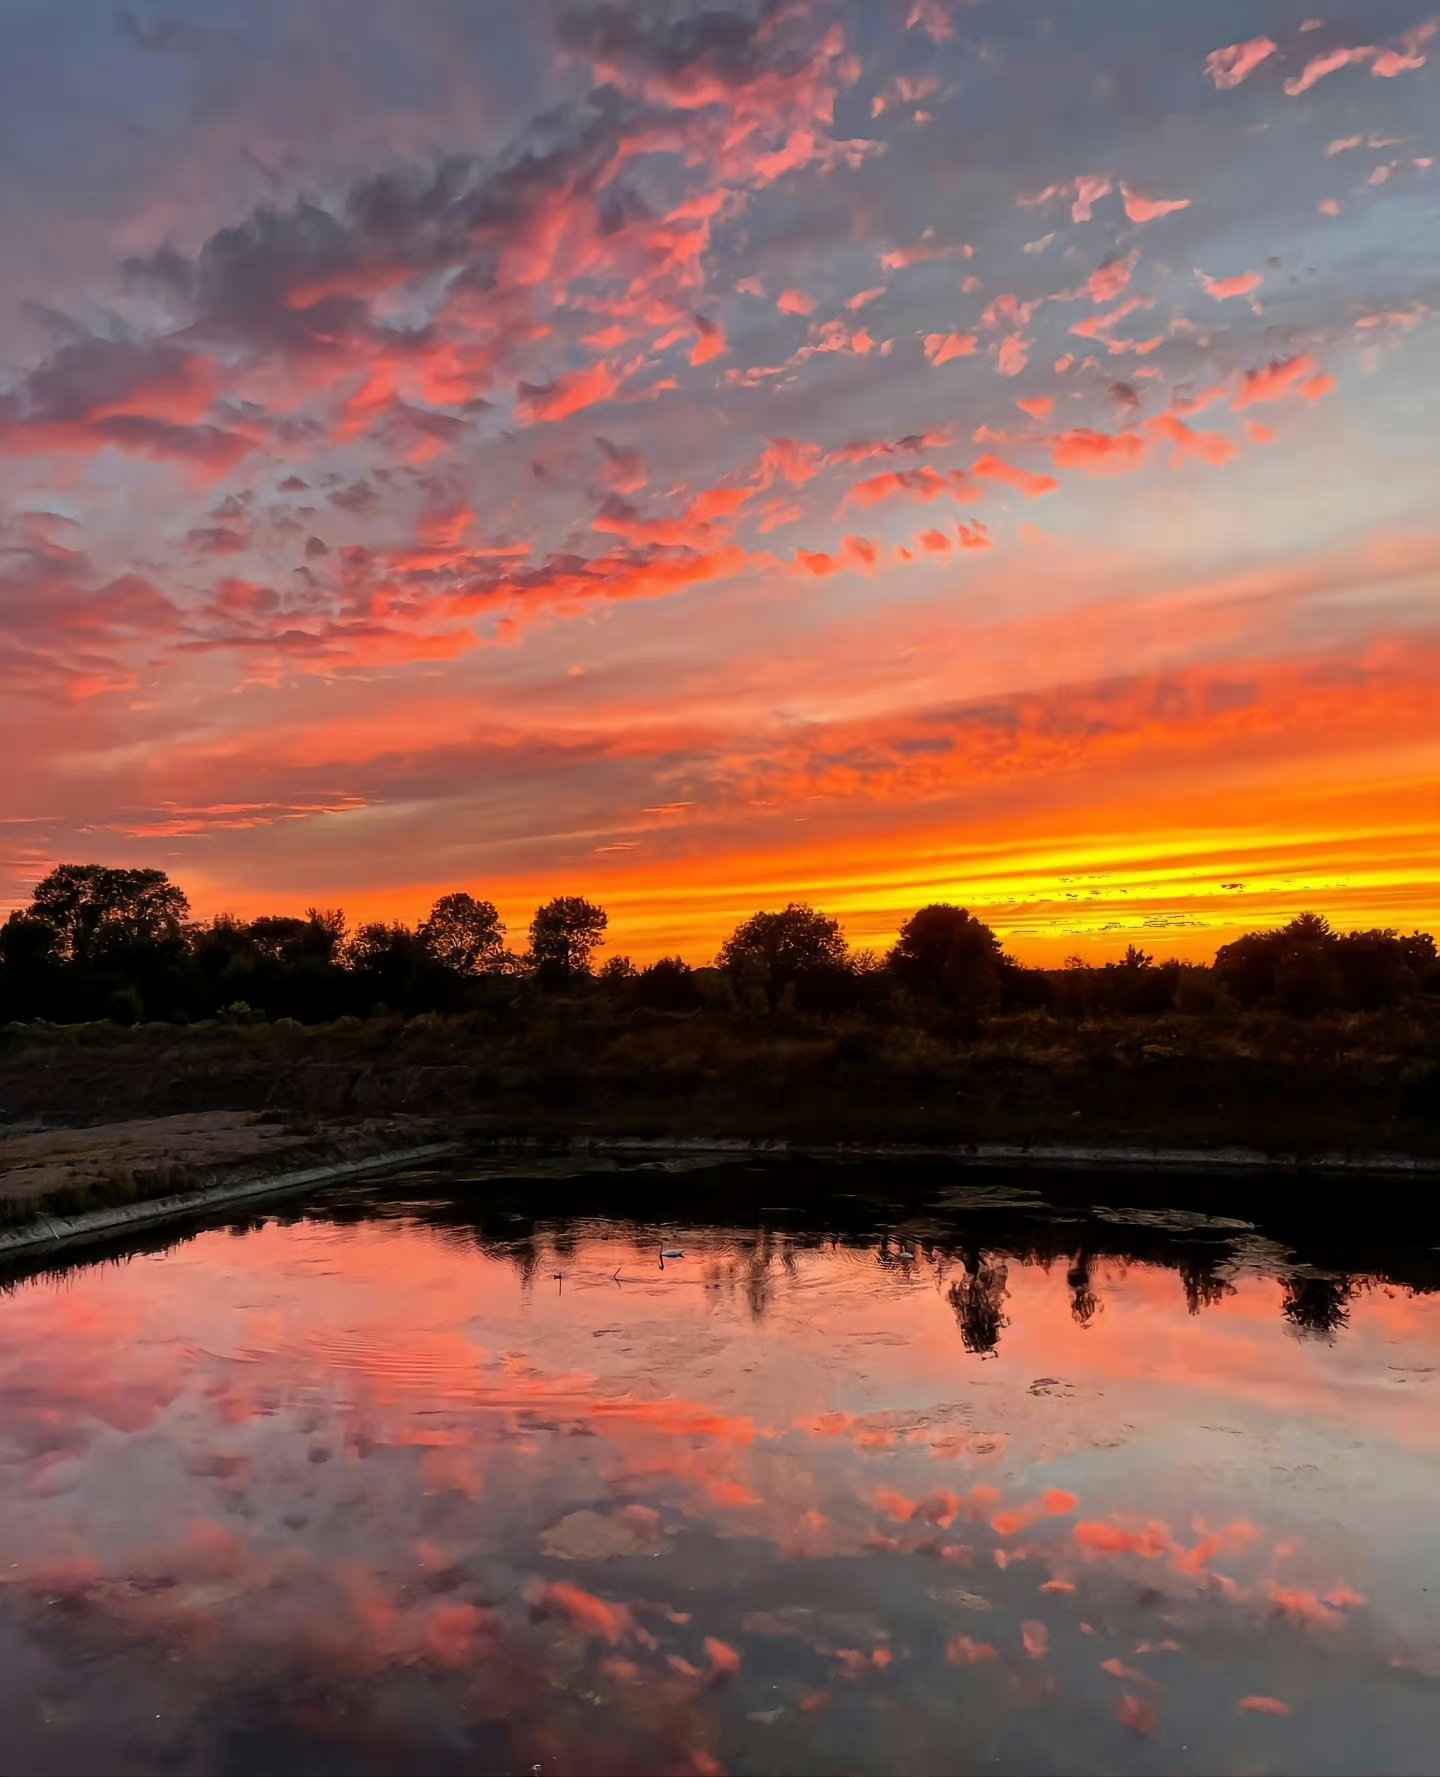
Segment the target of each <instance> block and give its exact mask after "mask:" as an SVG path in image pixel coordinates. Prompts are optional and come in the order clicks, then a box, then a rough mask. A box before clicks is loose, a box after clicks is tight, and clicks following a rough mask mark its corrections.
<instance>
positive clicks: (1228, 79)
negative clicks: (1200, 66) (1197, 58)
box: [1205, 37, 1279, 88]
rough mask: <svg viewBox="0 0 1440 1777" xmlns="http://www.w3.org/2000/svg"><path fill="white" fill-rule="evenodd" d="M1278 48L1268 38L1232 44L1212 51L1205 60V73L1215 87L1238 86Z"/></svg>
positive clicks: (1254, 38) (1255, 38)
mask: <svg viewBox="0 0 1440 1777" xmlns="http://www.w3.org/2000/svg"><path fill="white" fill-rule="evenodd" d="M1278 47H1279V46H1278V45H1277V44H1275V43H1273V42H1272V41H1271V40H1270V38H1268V37H1252V38H1251V39H1250V40H1249V42H1248V43H1232V44H1230V45H1229V47H1228V48H1226V49H1212V50H1211V52H1210V54H1209V55H1208V56H1206V58H1205V72H1206V73H1207V74H1208V75H1209V76H1210V78H1211V80H1213V81H1214V82H1215V85H1216V86H1217V87H1221V88H1224V87H1231V86H1239V85H1240V83H1241V82H1242V81H1244V80H1248V79H1249V78H1250V76H1251V75H1252V74H1253V73H1254V72H1255V70H1256V69H1257V68H1258V67H1259V66H1260V64H1261V63H1262V62H1265V61H1268V60H1269V59H1270V57H1271V56H1273V55H1274V54H1275V53H1276V51H1277V49H1278Z"/></svg>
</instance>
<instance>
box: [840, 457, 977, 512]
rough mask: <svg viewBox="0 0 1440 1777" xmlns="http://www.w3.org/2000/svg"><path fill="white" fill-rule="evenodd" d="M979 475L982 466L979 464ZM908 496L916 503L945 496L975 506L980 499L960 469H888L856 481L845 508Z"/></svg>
mask: <svg viewBox="0 0 1440 1777" xmlns="http://www.w3.org/2000/svg"><path fill="white" fill-rule="evenodd" d="M976 473H977V474H978V473H979V465H978V464H977V465H976ZM901 495H909V496H910V498H912V499H915V500H924V501H926V502H928V501H931V500H938V499H940V498H941V496H942V495H943V496H944V497H945V498H947V499H951V500H955V501H958V502H959V503H960V504H961V505H972V504H973V503H974V502H975V501H976V500H978V499H979V498H980V490H979V489H978V488H976V487H973V486H972V485H971V484H970V482H969V481H967V480H966V478H965V474H964V472H963V471H962V470H960V469H946V470H939V469H931V468H928V467H927V468H923V469H886V470H884V471H882V472H881V473H880V474H879V475H871V476H870V477H869V478H868V479H867V480H865V481H857V482H856V483H855V485H854V486H853V487H852V488H851V489H850V491H849V492H848V493H847V494H846V496H845V499H844V501H843V504H844V505H846V506H877V505H879V504H880V502H881V501H882V500H890V499H895V498H897V497H899V496H901Z"/></svg>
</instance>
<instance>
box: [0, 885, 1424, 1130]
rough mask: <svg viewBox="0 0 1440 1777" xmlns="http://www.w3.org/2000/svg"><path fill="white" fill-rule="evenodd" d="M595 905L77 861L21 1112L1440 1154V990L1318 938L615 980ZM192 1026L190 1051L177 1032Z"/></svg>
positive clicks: (1420, 943) (1391, 935)
mask: <svg viewBox="0 0 1440 1777" xmlns="http://www.w3.org/2000/svg"><path fill="white" fill-rule="evenodd" d="M605 926H606V919H605V914H604V912H603V910H602V909H600V908H598V907H595V906H594V905H592V904H591V903H589V902H587V901H585V900H583V899H581V898H579V897H576V896H567V897H562V898H560V899H558V900H555V901H552V902H550V903H548V904H547V905H546V906H544V907H542V908H540V909H539V910H538V911H537V912H536V915H535V918H534V920H533V921H532V923H531V926H530V931H529V934H528V940H529V941H528V945H527V946H526V948H525V950H524V952H523V953H521V954H517V953H516V952H515V951H514V950H512V949H510V948H509V947H507V942H506V933H505V930H504V927H503V926H502V924H501V922H500V920H499V917H498V915H497V913H496V911H495V909H494V907H493V906H491V905H490V904H489V903H487V902H484V901H477V900H475V899H474V898H472V897H471V896H470V895H467V894H461V893H457V894H451V895H446V896H444V897H442V898H441V899H440V900H439V901H437V902H436V904H435V906H434V908H433V909H432V910H431V912H430V914H429V916H428V918H427V919H426V920H425V921H424V922H423V923H422V924H421V925H420V926H419V927H418V928H414V929H412V928H410V927H407V926H402V925H365V926H361V927H359V928H358V929H356V930H354V931H350V930H349V929H348V928H347V925H346V921H345V918H344V916H343V915H342V914H341V913H339V912H337V911H326V910H321V909H311V910H310V911H309V912H308V913H306V914H305V916H304V917H302V918H291V917H279V916H272V917H267V918H261V919H254V920H248V921H242V920H238V919H232V918H224V917H222V918H218V919H215V920H212V921H209V922H207V923H194V922H191V920H190V919H189V908H188V903H187V901H186V898H185V896H184V894H183V893H182V892H181V891H180V890H179V889H178V888H177V887H176V886H175V885H174V884H172V883H170V882H169V881H168V879H167V878H166V877H165V876H164V875H163V874H162V873H160V872H158V871H130V870H109V869H104V868H101V867H99V866H88V865H87V866H63V867H61V868H60V869H57V870H55V871H53V872H52V873H51V874H50V875H49V876H48V877H46V878H45V880H44V881H43V882H41V883H40V884H39V886H38V887H37V888H36V890H35V893H34V896H33V898H32V900H31V903H30V905H29V907H28V908H26V909H24V910H23V911H20V912H17V913H15V914H13V915H11V917H10V918H9V920H8V921H6V923H5V924H4V925H3V926H0V1022H3V1023H4V1033H3V1042H0V1109H3V1110H4V1111H6V1112H7V1113H8V1114H10V1115H12V1116H31V1115H38V1116H50V1117H65V1118H70V1119H86V1120H96V1119H100V1118H103V1117H114V1116H130V1115H138V1114H142V1113H145V1114H152V1113H160V1112H165V1111H178V1110H192V1109H211V1108H236V1109H241V1108H275V1107H285V1108H292V1107H293V1108H299V1109H304V1110H307V1111H310V1112H314V1113H316V1114H324V1115H334V1114H337V1113H338V1114H359V1113H364V1114H372V1113H380V1112H385V1113H390V1112H405V1111H415V1112H422V1113H427V1114H438V1115H461V1116H467V1117H478V1118H481V1119H483V1120H485V1121H486V1122H488V1123H489V1124H491V1125H492V1126H495V1127H497V1128H509V1129H514V1130H517V1131H526V1132H535V1133H541V1132H544V1131H546V1130H561V1129H563V1130H577V1129H583V1130H587V1131H591V1132H596V1133H605V1132H614V1133H621V1132H624V1133H643V1134H656V1135H695V1136H704V1135H711V1136H716V1135H727V1136H749V1137H756V1138H768V1137H781V1136H784V1137H790V1138H792V1139H796V1140H806V1141H825V1142H835V1141H846V1140H849V1141H862V1142H863V1141H870V1142H874V1141H912V1142H914V1141H918V1142H936V1143H947V1144H948V1143H955V1142H967V1141H1006V1142H1017V1143H1035V1142H1046V1141H1069V1142H1076V1143H1100V1142H1116V1141H1124V1142H1136V1143H1159V1144H1166V1145H1202V1146H1204V1145H1217V1144H1243V1145H1254V1146H1259V1147H1262V1148H1266V1149H1270V1150H1273V1151H1279V1150H1284V1151H1302V1152H1303V1151H1307V1150H1309V1151H1313V1150H1316V1149H1328V1148H1339V1149H1349V1150H1352V1151H1374V1150H1377V1149H1383V1148H1387V1147H1389V1148H1398V1149H1406V1150H1410V1151H1417V1152H1425V1153H1434V1152H1436V1151H1437V1150H1440V1129H1437V1126H1436V1103H1437V1100H1440V1065H1437V1064H1440V965H1437V960H1436V950H1435V945H1434V942H1433V940H1432V939H1431V938H1429V937H1428V936H1425V935H1423V934H1419V933H1416V934H1412V935H1410V936H1408V937H1407V936H1402V935H1400V934H1397V933H1395V932H1392V931H1371V932H1352V933H1348V934H1343V933H1338V932H1335V931H1333V930H1332V929H1331V928H1330V926H1329V925H1328V924H1327V923H1326V922H1325V921H1324V920H1323V919H1321V918H1319V917H1318V916H1316V915H1314V914H1304V915H1301V916H1300V917H1299V918H1298V919H1294V920H1292V921H1291V922H1290V923H1289V924H1288V925H1286V926H1283V927H1281V928H1280V929H1279V930H1276V931H1270V932H1257V933H1253V934H1251V935H1249V936H1247V937H1244V938H1241V939H1238V940H1237V941H1236V942H1234V943H1232V944H1228V945H1226V946H1224V947H1223V948H1222V949H1221V950H1220V951H1219V953H1218V954H1217V955H1216V957H1215V959H1214V962H1213V963H1212V964H1209V965H1204V964H1197V963H1180V962H1163V963H1156V962H1155V961H1154V960H1153V959H1152V958H1151V957H1149V956H1147V955H1145V954H1144V953H1143V952H1141V951H1139V950H1136V949H1133V948H1132V949H1131V950H1130V951H1128V952H1127V954H1126V956H1125V957H1124V958H1123V960H1121V961H1119V962H1115V963H1109V964H1106V965H1104V966H1103V967H1089V966H1085V965H1082V964H1079V963H1078V962H1076V963H1072V965H1071V966H1068V967H1066V968H1063V969H1030V968H1024V967H1022V966H1020V965H1019V964H1017V963H1016V962H1014V961H1013V960H1012V959H1010V958H1009V957H1007V956H1006V955H1005V954H1004V952H1003V951H1002V949H1001V947H1000V945H999V943H998V941H997V939H996V938H995V935H994V934H993V933H992V932H991V931H990V930H989V928H988V927H987V926H985V925H984V924H983V923H982V922H981V921H980V920H978V919H976V918H975V917H974V916H973V915H971V914H970V913H968V912H966V911H965V910H964V909H963V908H958V907H950V906H932V907H926V908H922V909H921V910H920V911H919V912H917V913H916V914H914V915H913V916H912V917H911V918H910V919H909V920H908V921H907V922H906V923H905V925H904V927H903V928H902V930H901V933H900V936H899V939H898V941H897V943H896V944H895V946H894V948H893V949H892V950H891V951H890V953H889V954H888V955H887V956H885V957H877V956H875V955H873V954H871V953H866V952H860V953H856V952H853V951H852V950H850V948H849V947H848V945H847V944H846V942H845V939H844V937H843V934H842V933H841V931H840V928H839V926H838V925H837V923H836V922H835V921H834V920H832V919H830V918H828V917H827V916H826V915H824V914H823V913H819V912H816V911H815V910H813V909H811V908H809V907H803V906H796V905H791V906H789V907H787V908H784V909H783V910H780V911H778V912H765V913H757V914H755V915H753V916H752V917H751V918H750V919H748V920H746V921H745V922H744V923H743V924H742V925H740V926H739V927H738V928H737V929H736V930H735V932H734V933H733V934H732V935H731V936H730V937H729V938H728V939H727V940H726V942H725V944H724V945H723V947H722V948H721V951H720V954H719V956H718V958H717V960H716V963H715V965H714V966H711V967H702V968H693V967H691V966H690V965H689V964H688V963H686V962H684V961H682V960H681V959H680V958H678V957H669V958H665V959H662V960H661V961H659V962H657V963H653V964H651V965H650V966H649V967H647V968H642V969H637V968H635V967H634V966H633V965H632V964H631V963H629V962H628V961H627V960H626V959H625V958H623V957H612V958H610V959H609V960H608V961H606V962H605V963H604V964H603V965H600V966H597V953H598V952H599V951H600V949H601V948H602V946H603V944H604V936H605ZM186 1026H188V1027H189V1028H188V1029H187V1028H180V1027H186Z"/></svg>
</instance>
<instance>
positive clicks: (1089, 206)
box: [1070, 173, 1115, 222]
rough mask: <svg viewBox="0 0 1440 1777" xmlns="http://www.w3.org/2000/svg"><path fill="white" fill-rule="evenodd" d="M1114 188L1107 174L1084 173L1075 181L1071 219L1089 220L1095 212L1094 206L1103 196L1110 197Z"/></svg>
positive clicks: (1077, 220)
mask: <svg viewBox="0 0 1440 1777" xmlns="http://www.w3.org/2000/svg"><path fill="white" fill-rule="evenodd" d="M1114 189H1115V187H1114V185H1113V183H1112V182H1111V180H1110V179H1109V177H1108V176H1107V175H1106V174H1104V173H1082V174H1081V175H1080V177H1079V178H1078V179H1077V180H1076V181H1075V202H1074V203H1073V204H1071V206H1070V219H1071V221H1072V222H1088V221H1089V220H1090V217H1091V215H1092V214H1093V206H1094V205H1095V204H1098V203H1099V201H1100V199H1101V198H1102V197H1108V196H1109V194H1110V193H1111V192H1112V191H1113V190H1114Z"/></svg>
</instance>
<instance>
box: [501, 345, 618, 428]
mask: <svg viewBox="0 0 1440 1777" xmlns="http://www.w3.org/2000/svg"><path fill="white" fill-rule="evenodd" d="M623 380H624V379H623V378H622V377H620V376H618V375H617V374H616V373H615V371H613V370H612V369H611V368H610V366H609V364H607V363H606V362H604V360H603V359H602V360H601V362H600V363H598V364H591V365H589V366H588V367H587V368H586V369H584V370H569V371H566V373H565V374H564V375H563V376H558V377H556V379H555V381H554V382H553V383H521V384H520V387H519V394H518V397H517V399H516V402H515V415H516V418H517V419H520V420H523V421H527V422H530V423H542V424H543V423H548V422H553V421H555V420H564V419H568V418H569V417H570V415H571V414H572V413H580V412H582V411H583V410H584V409H585V408H587V407H595V406H598V405H599V403H600V402H602V401H608V400H609V399H610V397H611V396H612V395H613V394H614V393H615V391H616V390H617V389H618V388H619V387H620V384H621V382H622V381H623Z"/></svg>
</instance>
